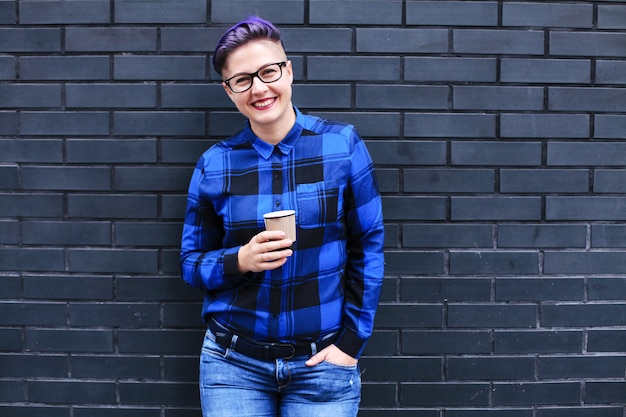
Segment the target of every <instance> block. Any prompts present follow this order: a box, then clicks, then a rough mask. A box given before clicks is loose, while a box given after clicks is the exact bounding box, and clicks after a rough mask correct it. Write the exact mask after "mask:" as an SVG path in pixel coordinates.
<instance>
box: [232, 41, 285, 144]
mask: <svg viewBox="0 0 626 417" xmlns="http://www.w3.org/2000/svg"><path fill="white" fill-rule="evenodd" d="M285 61H286V62H287V65H286V66H284V67H282V76H281V78H280V79H279V80H278V81H275V82H272V83H264V82H262V81H261V80H260V79H259V78H258V77H253V79H252V87H250V89H249V90H247V91H244V92H242V93H234V92H233V91H232V90H231V89H230V88H229V87H228V86H227V85H226V83H222V85H223V87H224V89H225V90H226V93H227V94H228V96H229V97H230V99H231V100H232V101H233V103H235V106H237V109H238V110H239V111H240V112H241V114H243V115H244V116H245V117H247V118H248V120H249V121H250V127H251V128H252V130H254V131H255V133H256V134H257V135H259V136H261V138H262V139H264V138H263V137H262V135H263V134H265V135H266V136H267V135H268V134H279V135H286V134H287V132H288V131H289V130H290V129H291V127H292V126H293V123H294V122H295V114H294V111H293V106H292V104H291V84H292V82H293V71H292V68H291V61H288V60H287V57H286V55H285V51H284V50H283V48H282V46H281V45H280V44H279V43H276V42H273V41H270V40H265V39H263V40H254V41H250V42H247V43H245V44H243V45H241V46H240V47H239V48H237V49H235V50H234V51H233V52H231V54H230V55H229V56H228V58H227V59H226V63H225V65H224V68H223V70H222V77H223V79H224V80H227V79H229V78H231V77H233V76H234V75H237V74H251V73H254V72H256V71H258V70H259V69H260V68H261V67H263V66H265V65H267V64H274V63H277V62H285ZM281 139H282V137H280V138H279V139H278V140H281Z"/></svg>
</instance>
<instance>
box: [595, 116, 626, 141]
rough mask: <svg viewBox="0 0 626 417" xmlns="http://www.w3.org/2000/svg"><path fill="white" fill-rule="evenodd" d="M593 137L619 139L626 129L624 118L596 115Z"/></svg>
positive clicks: (625, 118)
mask: <svg viewBox="0 0 626 417" xmlns="http://www.w3.org/2000/svg"><path fill="white" fill-rule="evenodd" d="M594 128H595V132H594V137H597V138H607V139H621V138H623V137H624V130H625V129H626V117H625V116H621V115H610V114H598V115H596V116H595V126H594Z"/></svg>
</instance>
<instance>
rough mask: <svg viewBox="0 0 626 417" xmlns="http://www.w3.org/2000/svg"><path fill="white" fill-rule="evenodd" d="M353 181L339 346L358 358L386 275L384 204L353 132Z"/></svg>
mask: <svg viewBox="0 0 626 417" xmlns="http://www.w3.org/2000/svg"><path fill="white" fill-rule="evenodd" d="M351 137H352V142H353V149H352V153H351V169H350V180H349V184H348V190H347V195H346V224H347V231H348V236H347V249H348V263H347V267H346V283H345V304H344V305H345V306H344V313H345V314H344V316H345V321H344V326H343V330H342V332H341V334H340V336H339V339H338V341H337V342H336V346H337V347H338V348H339V349H341V350H342V351H344V352H345V353H347V354H349V355H350V356H353V357H355V358H358V357H360V356H361V354H362V352H363V349H364V347H365V344H366V342H367V340H368V339H369V338H370V336H371V335H372V331H373V327H374V316H375V314H376V310H377V308H378V302H379V298H380V291H381V287H382V282H383V275H384V253H383V247H384V225H383V216H382V201H381V197H380V191H379V187H378V182H377V180H376V174H375V172H374V168H373V162H372V159H371V157H370V155H369V152H368V151H367V148H366V146H365V143H364V142H363V140H362V139H361V138H360V137H359V136H358V134H357V133H356V132H355V131H354V130H352V132H351Z"/></svg>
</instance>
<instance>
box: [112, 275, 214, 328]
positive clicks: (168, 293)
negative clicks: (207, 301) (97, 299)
mask: <svg viewBox="0 0 626 417" xmlns="http://www.w3.org/2000/svg"><path fill="white" fill-rule="evenodd" d="M146 279H147V280H148V281H146ZM147 282H149V283H150V285H146V283H147ZM116 290H117V293H116V299H117V300H120V301H172V300H175V301H180V300H185V301H199V300H201V298H202V293H201V292H200V291H198V290H197V289H196V288H192V287H190V286H188V285H186V284H185V283H184V281H183V280H182V279H180V277H178V276H175V277H167V278H164V277H149V278H117V279H116ZM196 313H197V318H198V324H201V322H200V310H197V311H196Z"/></svg>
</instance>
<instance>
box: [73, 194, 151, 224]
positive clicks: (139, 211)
mask: <svg viewBox="0 0 626 417" xmlns="http://www.w3.org/2000/svg"><path fill="white" fill-rule="evenodd" d="M67 205H68V216H69V217H75V218H103V219H111V218H129V219H130V218H132V219H151V218H155V217H156V213H157V211H156V210H157V207H156V205H157V201H156V196H150V195H122V194H118V195H112V194H106V195H83V194H76V195H69V196H68V202H67Z"/></svg>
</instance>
